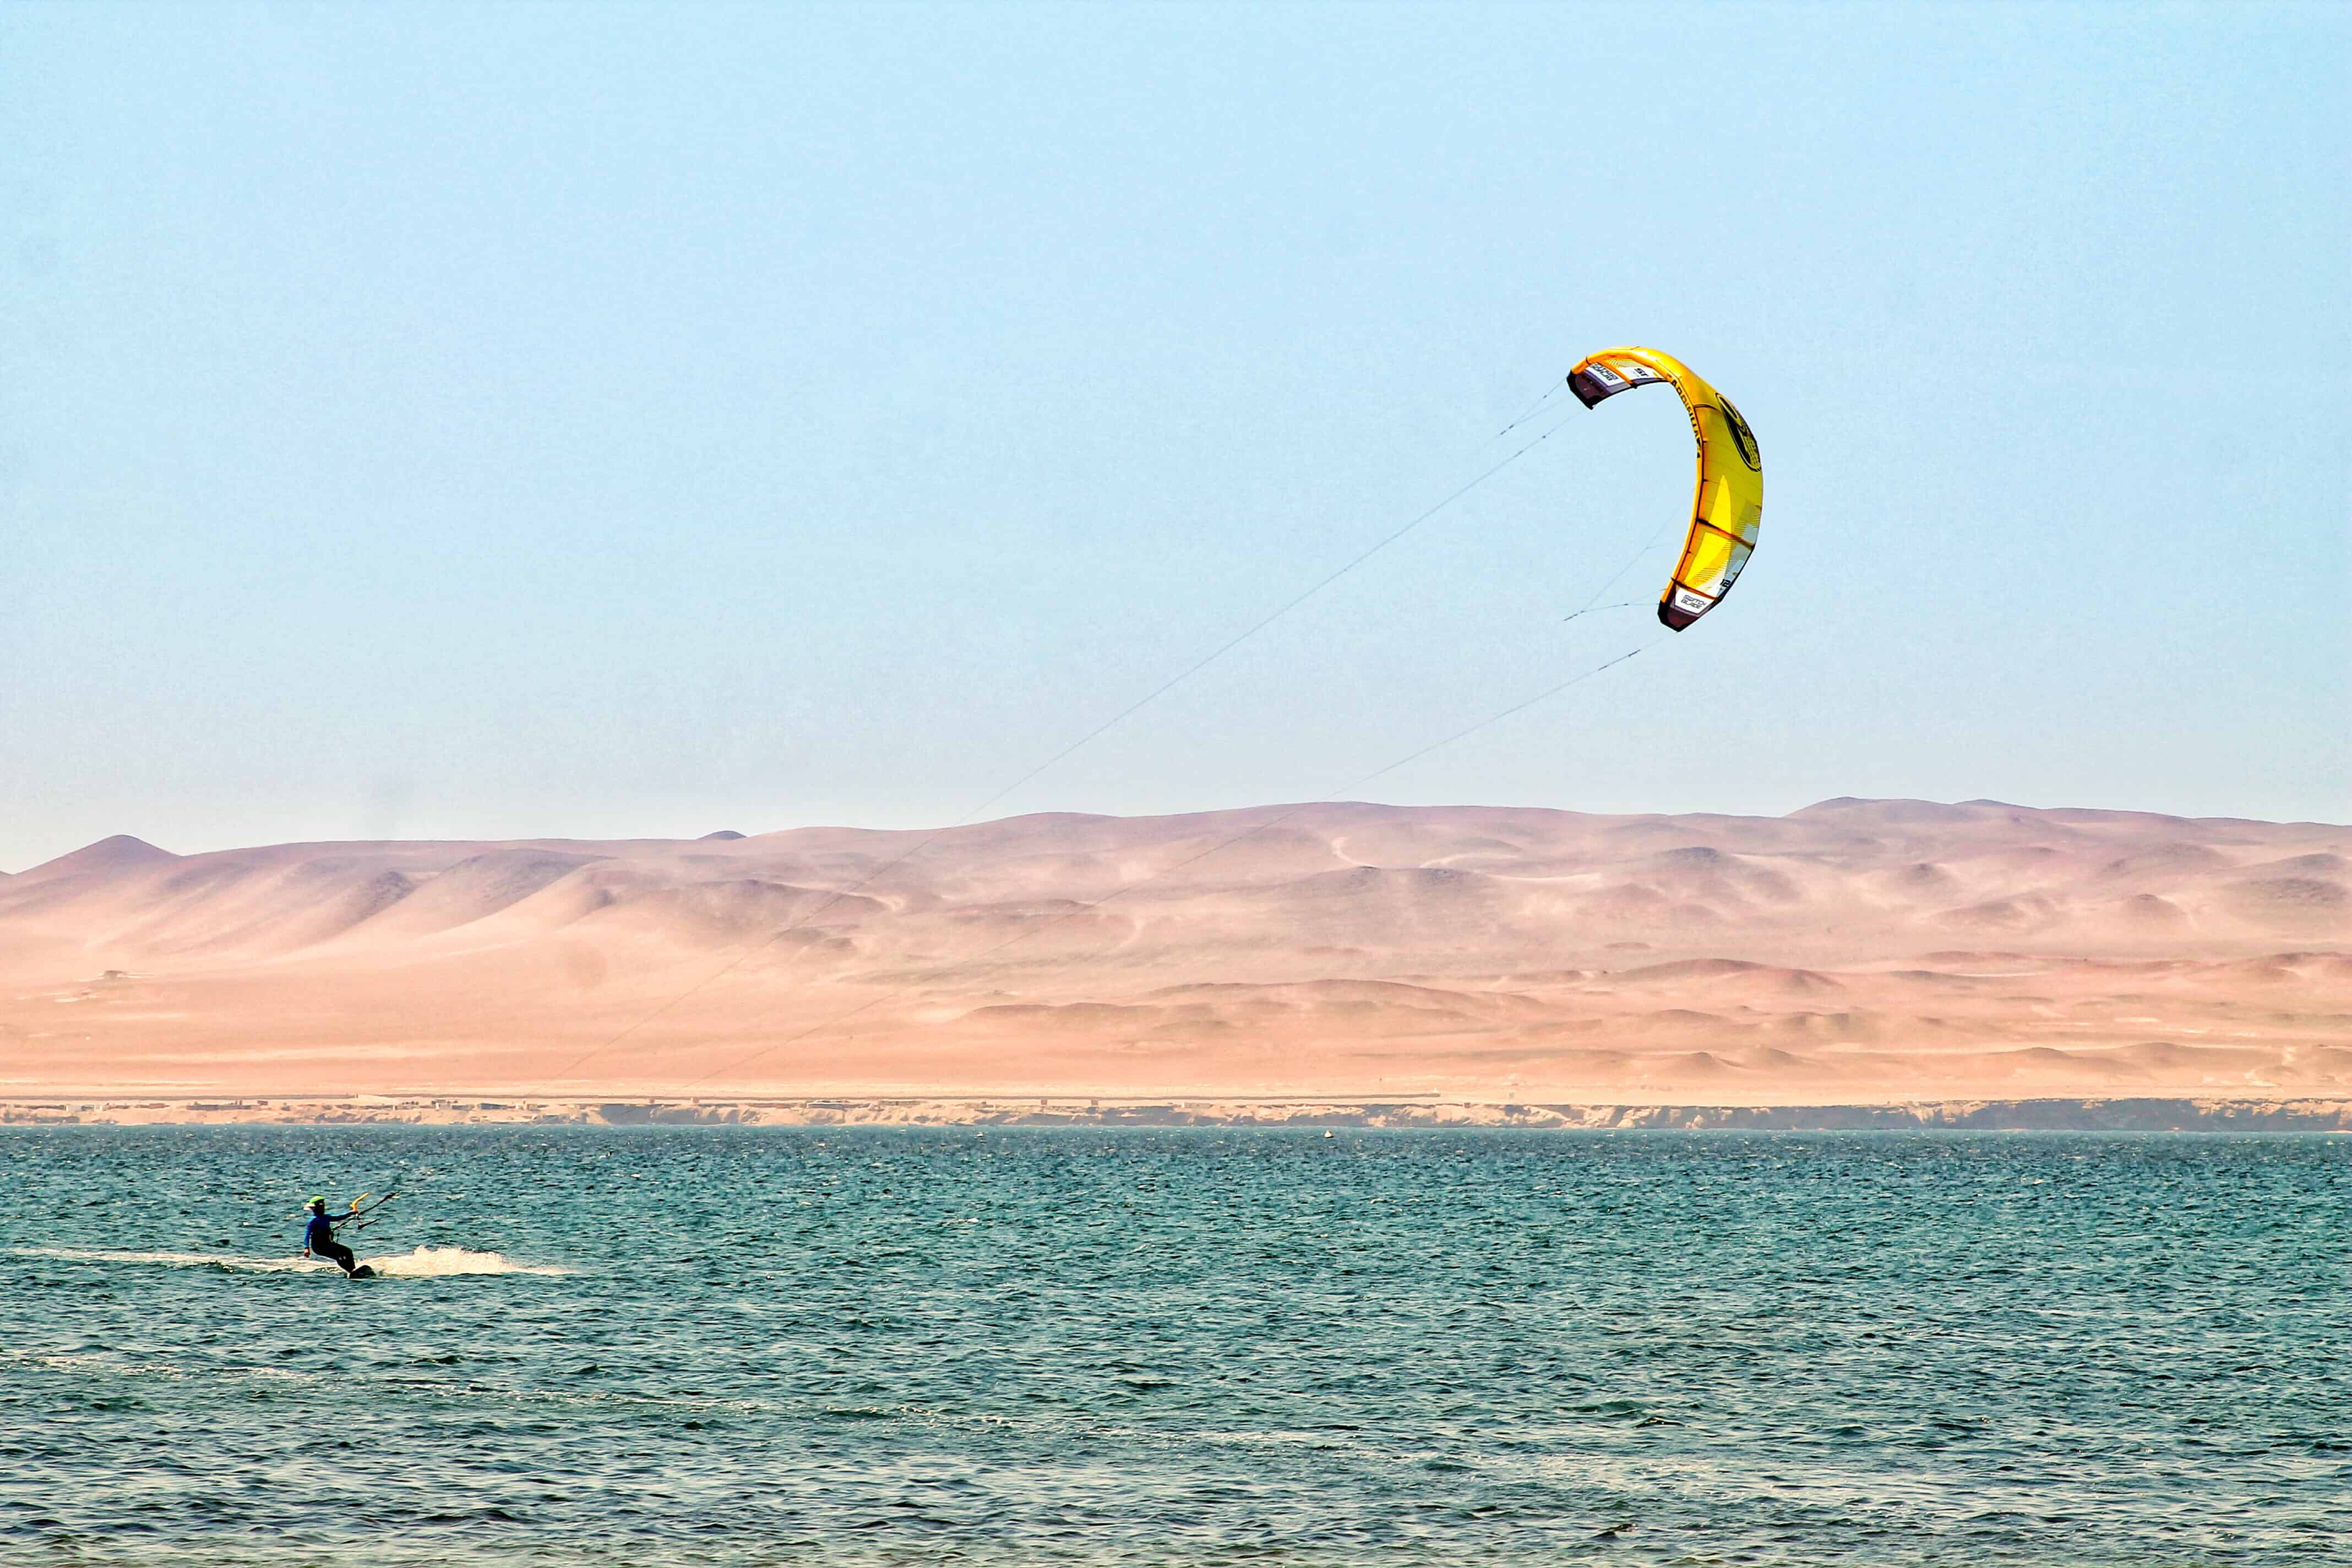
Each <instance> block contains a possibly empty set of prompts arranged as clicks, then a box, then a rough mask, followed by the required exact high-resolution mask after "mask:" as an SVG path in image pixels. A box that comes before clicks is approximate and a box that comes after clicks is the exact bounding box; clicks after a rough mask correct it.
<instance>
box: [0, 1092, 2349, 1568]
mask: <svg viewBox="0 0 2352 1568" xmlns="http://www.w3.org/2000/svg"><path fill="white" fill-rule="evenodd" d="M395 1173H402V1179H403V1194H402V1196H401V1197H400V1198H399V1199H397V1200H396V1201H395V1202H394V1205H391V1206H390V1207H389V1208H387V1209H386V1210H385V1211H384V1212H385V1216H386V1217H385V1219H384V1221H383V1223H381V1224H379V1225H378V1226H375V1227H373V1228H372V1229H370V1230H367V1231H365V1232H363V1233H362V1234H361V1235H360V1236H359V1237H357V1238H356V1239H357V1241H358V1243H359V1248H360V1251H361V1253H362V1256H363V1257H371V1258H375V1259H376V1260H377V1261H378V1262H379V1263H380V1264H383V1265H385V1266H386V1267H387V1270H388V1272H387V1277H386V1278H384V1279H379V1280H375V1281H372V1282H352V1281H347V1280H344V1279H341V1277H340V1276H338V1275H336V1274H334V1273H332V1272H331V1271H325V1270H322V1269H319V1268H310V1267H305V1266H301V1265H300V1264H299V1262H298V1261H296V1260H294V1259H293V1258H291V1256H290V1255H291V1254H292V1253H293V1252H294V1251H295V1250H296V1249H298V1248H299V1224H298V1220H297V1217H296V1210H297V1206H298V1205H299V1200H300V1199H301V1198H302V1196H304V1195H305V1194H308V1193H310V1192H312V1191H320V1192H324V1193H327V1194H330V1195H331V1197H332V1198H334V1199H335V1200H336V1201H337V1204H338V1206H340V1203H341V1199H343V1198H345V1197H348V1196H350V1195H352V1194H354V1193H356V1192H358V1191H360V1190H361V1189H362V1188H374V1189H377V1190H382V1189H383V1188H384V1187H385V1186H386V1185H387V1184H389V1183H390V1181H391V1180H392V1179H393V1178H394V1174H395ZM2347 1203H2352V1140H2347V1139H2342V1138H2326V1137H2291V1136H2271V1137H2263V1136H2229V1135H2152V1136H2118V1135H2096V1134H2011V1135H1942V1134H1927V1133H1921V1134H1768V1133H1753V1134H1740V1133H1615V1134H1609V1133H1596V1134H1575V1133H1559V1132H1512V1133H1451V1132H1378V1131H1341V1132H1339V1133H1337V1134H1336V1135H1333V1136H1325V1135H1323V1134H1321V1133H1318V1132H1312V1131H1278V1132H1268V1131H1246V1132H1240V1131H1235V1132H1223V1131H1129V1130H1121V1131H1074V1130H1063V1131H1015V1130H1003V1129H991V1130H989V1131H987V1132H986V1133H984V1134H982V1133H979V1132H975V1131H970V1130H943V1129H935V1130H916V1131H906V1130H871V1131H840V1130H833V1129H805V1130H709V1129H692V1130H647V1131H575V1130H554V1129H549V1130H541V1129H457V1130H408V1129H348V1130H344V1129H236V1128H227V1129H105V1128H61V1129H41V1130H33V1129H27V1130H11V1131H0V1303H5V1306H0V1563H12V1564H13V1563H54V1564H71V1563H174V1564H177V1563H199V1564H214V1563H218V1564H243V1563H270V1564H276V1563H288V1564H291V1563H337V1564H341V1563H545V1564H551V1565H561V1564H572V1563H581V1564H589V1563H598V1564H602V1563H611V1564H624V1563H625V1564H646V1565H667V1564H688V1563H712V1564H757V1563H843V1564H865V1563H979V1564H993V1563H1005V1564H1014V1563H1258V1562H1269V1561H1270V1562H1280V1563H1299V1564H1323V1563H1331V1564H1340V1563H1346V1564H1383V1563H1400V1564H1402V1563H1537V1562H1593V1563H1691V1564H1704V1563H1790V1564H1797V1563H1860V1564H1877V1563H1888V1564H1895V1563H1954V1564H1958V1563H2118V1564H2121V1563H2134V1564H2140V1563H2352V1359H2348V1358H2352V1261H2348V1260H2347V1242H2352V1225H2347Z"/></svg>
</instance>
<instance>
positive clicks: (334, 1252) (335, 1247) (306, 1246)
mask: <svg viewBox="0 0 2352 1568" xmlns="http://www.w3.org/2000/svg"><path fill="white" fill-rule="evenodd" d="M358 1213H359V1210H358V1209H356V1208H354V1209H352V1211H351V1213H349V1214H339V1215H329V1214H328V1213H327V1200H326V1199H324V1198H317V1197H314V1198H312V1199H311V1200H310V1224H308V1225H306V1226H303V1227H302V1256H303V1257H305V1258H325V1259H326V1260H327V1261H328V1262H330V1263H332V1264H333V1265H334V1266H335V1267H336V1268H340V1269H341V1270H342V1271H343V1272H344V1273H346V1274H350V1273H353V1272H355V1271H356V1270H357V1269H358V1268H359V1260H358V1259H357V1258H353V1257H352V1249H351V1248H350V1247H345V1246H344V1245H343V1244H342V1243H341V1242H340V1241H337V1240H336V1239H335V1227H336V1226H339V1225H341V1224H342V1223H343V1222H344V1221H345V1220H347V1219H352V1218H354V1217H356V1216H357V1215H358Z"/></svg>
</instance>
